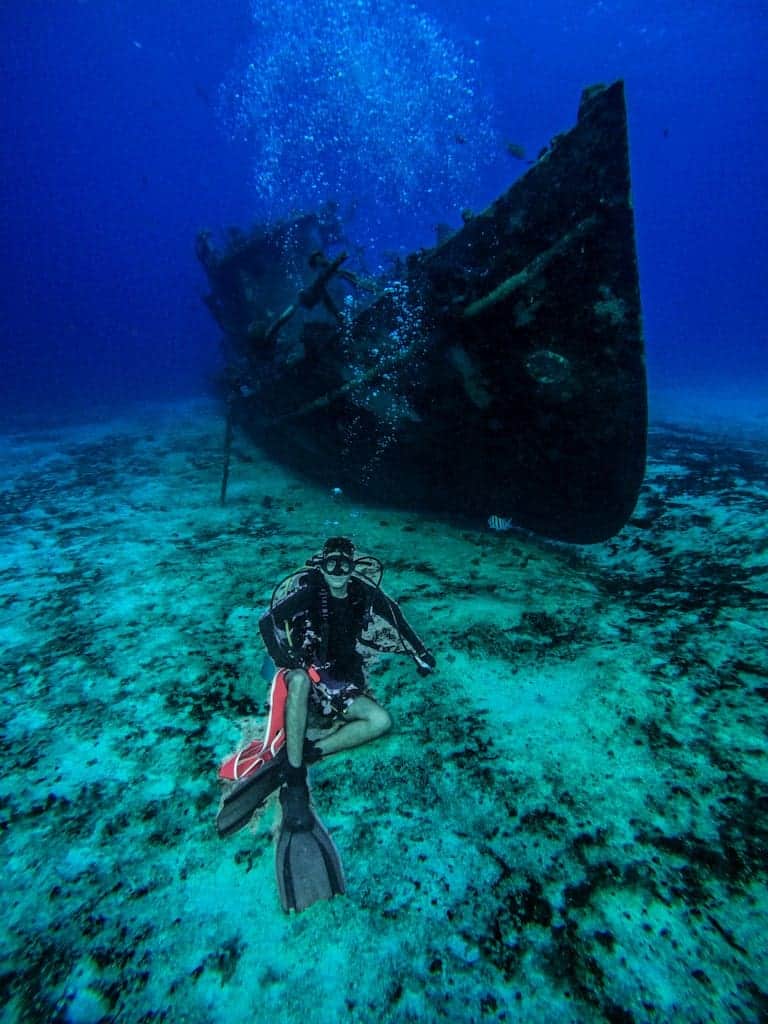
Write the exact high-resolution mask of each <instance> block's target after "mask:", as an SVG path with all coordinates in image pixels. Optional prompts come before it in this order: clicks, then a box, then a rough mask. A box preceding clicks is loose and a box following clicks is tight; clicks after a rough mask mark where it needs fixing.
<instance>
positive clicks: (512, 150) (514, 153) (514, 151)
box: [507, 142, 525, 160]
mask: <svg viewBox="0 0 768 1024" xmlns="http://www.w3.org/2000/svg"><path fill="white" fill-rule="evenodd" d="M507 152H508V153H509V155H510V156H511V157H514V158H515V160H525V146H521V145H520V143H519V142H508V143H507Z"/></svg>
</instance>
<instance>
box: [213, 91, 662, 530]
mask: <svg viewBox="0 0 768 1024" xmlns="http://www.w3.org/2000/svg"><path fill="white" fill-rule="evenodd" d="M316 227H317V225H315V228H316ZM310 234H311V231H310ZM265 238H266V236H263V237H262V243H264V241H265ZM313 242H314V237H313V238H311V239H310V240H309V241H308V242H307V246H306V247H311V244H312V243H313ZM269 244H274V245H275V246H276V249H277V248H279V246H277V242H276V239H275V237H274V236H271V237H270V239H269ZM262 248H263V246H262ZM281 251H283V252H284V246H283V248H282V250H281ZM226 261H227V256H226V255H225V256H224V257H219V256H216V257H214V258H213V259H212V258H209V260H208V263H209V266H206V269H207V270H208V271H209V277H210V278H211V281H212V284H213V287H214V291H213V293H212V296H211V297H209V304H210V305H212V308H213V310H214V313H215V315H217V319H219V322H220V323H221V324H222V326H224V328H225V334H226V335H227V346H226V347H227V351H228V352H229V361H230V365H231V366H235V367H236V368H237V372H234V371H233V373H232V374H231V376H232V377H234V378H236V379H237V380H238V381H241V380H242V379H244V378H245V379H246V380H247V383H246V384H245V385H242V384H239V385H238V386H237V387H236V388H235V389H234V390H233V391H232V392H231V394H232V395H234V399H233V406H232V408H233V412H234V415H235V416H236V418H237V420H239V422H240V423H241V424H242V425H243V426H244V427H246V428H247V429H248V430H249V431H250V432H251V433H252V435H253V437H254V438H255V439H256V441H257V442H258V443H259V444H260V445H261V446H263V447H264V448H265V449H267V450H268V451H269V452H270V453H272V454H273V455H274V456H275V457H276V458H278V459H280V460H283V461H285V462H287V463H289V464H290V465H292V466H293V467H295V468H297V469H298V470H300V471H302V472H304V473H307V474H309V475H311V476H312V477H313V478H316V479H319V480H321V481H322V482H324V483H325V484H326V485H328V486H329V487H331V486H338V487H341V488H343V489H344V490H345V491H346V492H347V493H348V494H350V495H352V496H354V497H355V498H356V499H358V500H366V499H369V500H373V501H377V502H388V503H395V504H397V505H400V506H406V507H410V508H413V509H420V510H426V511H430V512H432V513H437V514H442V515H446V516H450V517H462V518H467V519H470V520H473V521H476V522H477V523H478V525H479V524H480V523H484V522H485V520H486V519H487V517H488V516H489V515H491V514H495V515H498V516H501V517H505V518H509V519H511V520H513V521H514V522H515V523H517V524H519V525H520V526H522V527H524V528H527V529H530V530H532V531H535V532H537V533H539V534H542V535H545V536H547V537H552V538H556V539H560V540H565V541H573V542H577V543H589V542H594V541H600V540H603V539H605V538H607V537H610V536H611V535H613V534H614V533H616V532H617V531H618V530H619V529H620V528H621V527H622V526H623V524H624V523H625V522H626V521H627V519H628V518H629V516H630V515H631V513H632V510H633V508H634V506H635V502H636V499H637V495H638V491H639V488H640V486H641V483H642V480H643V473H644V466H645V443H646V381H645V368H644V359H643V342H642V326H641V309H640V294H639V286H638V272H637V260H636V253H635V240H634V221H633V212H632V207H631V199H630V176H629V149H628V140H627V124H626V111H625V104H624V93H623V87H622V83H620V82H617V83H614V84H613V85H611V86H609V87H607V88H602V87H598V88H595V89H592V90H587V91H586V92H585V93H584V95H583V97H582V102H581V105H580V109H579V117H578V122H577V124H576V126H575V127H574V128H573V129H572V130H571V131H569V132H567V133H564V134H563V135H561V136H558V137H557V138H556V139H554V140H553V142H552V144H551V146H550V147H548V148H547V150H546V151H545V152H544V153H543V154H542V155H541V156H540V158H539V159H538V160H537V162H536V163H535V164H534V165H533V166H532V167H531V168H530V170H529V171H528V172H527V173H526V174H525V175H524V176H523V177H522V178H520V179H519V180H518V181H517V182H516V183H515V184H514V185H513V186H512V187H511V188H510V189H509V190H508V191H507V192H506V193H505V194H504V195H502V196H501V197H500V198H499V199H498V200H497V201H496V202H495V203H494V204H493V205H492V206H491V207H489V208H488V209H487V210H486V211H484V212H483V213H481V214H478V215H476V216H474V217H471V218H469V219H467V222H466V223H465V225H464V226H463V228H462V229H461V230H460V231H458V232H456V233H455V234H453V235H452V236H450V237H449V238H447V240H445V241H444V242H443V243H442V244H440V245H438V246H437V247H436V248H434V249H430V250H426V251H422V252H419V253H416V254H414V255H413V256H412V257H410V258H409V260H408V261H407V263H406V264H405V265H404V266H403V267H401V268H400V270H399V272H398V273H397V274H395V275H393V279H392V280H391V281H389V282H383V283H380V287H379V292H378V294H376V296H375V297H374V298H373V299H371V300H370V301H369V302H368V304H367V305H363V306H362V307H361V306H360V305H359V304H355V303H353V302H352V300H351V298H347V299H346V304H345V297H344V295H343V294H341V291H340V290H339V288H340V282H334V284H333V287H334V288H336V292H335V293H334V292H333V290H332V289H331V290H330V291H329V292H328V295H327V296H326V297H327V298H329V300H332V301H329V302H328V303H326V304H325V305H324V306H322V311H321V313H320V314H319V315H317V314H316V313H312V312H310V311H308V310H307V311H304V310H302V316H301V318H296V319H295V320H293V321H292V322H291V324H290V325H289V328H290V329H289V330H288V331H287V333H288V334H290V337H286V338H285V339H281V342H282V348H281V345H279V344H273V345H272V346H271V347H270V346H269V345H266V344H265V343H264V338H265V336H266V337H271V335H270V331H269V330H267V331H266V333H265V332H264V331H263V330H262V332H261V334H259V333H258V331H257V332H256V333H257V339H258V340H257V342H256V343H254V331H253V327H252V324H251V326H249V327H248V328H247V330H246V329H244V327H243V325H244V323H245V320H247V319H248V317H246V316H245V315H244V314H243V313H242V312H241V313H240V314H239V320H238V317H235V316H233V315H232V310H233V309H235V308H239V307H238V304H237V301H235V300H236V299H237V297H236V296H234V295H233V294H231V293H230V294H225V289H224V288H223V286H222V285H221V279H222V275H223V272H224V271H225V270H226V269H227V266H228V265H227V262H226ZM203 262H204V264H205V263H206V260H205V259H204V260H203ZM231 269H232V268H231V267H229V270H230V271H231ZM212 270H217V271H218V272H219V282H218V285H217V278H216V274H215V273H213V272H212ZM247 277H248V275H247V274H246V278H247ZM256 277H258V275H256ZM242 278H243V275H242V274H240V277H239V279H238V280H239V281H240V283H239V284H236V285H232V281H233V280H234V279H235V278H234V277H233V275H232V274H231V273H230V275H229V280H230V283H229V284H228V286H227V287H229V288H230V292H231V289H232V287H235V288H241V290H242V289H243V288H245V286H244V285H243V284H242ZM310 278H311V275H307V274H305V275H304V277H303V279H302V280H301V281H299V284H300V285H301V284H306V281H308V280H310ZM273 281H274V278H273ZM217 287H218V288H219V291H220V292H221V294H220V295H219V297H218V299H217V296H216V289H217ZM249 287H250V293H249V294H250V295H251V296H253V295H254V280H253V279H251V280H250V284H249ZM295 287H296V285H294V290H295ZM288 291H289V290H286V294H285V296H278V297H277V298H276V299H275V297H274V296H273V297H272V298H273V303H272V304H273V305H275V304H278V305H279V303H280V302H281V300H284V299H285V298H287V295H288ZM256 292H258V288H257V289H256ZM238 301H239V302H240V307H242V302H243V301H244V300H243V297H242V295H241V296H240V299H239V300H238ZM264 301H265V299H264V293H263V292H262V293H261V294H260V295H259V296H257V299H256V300H255V302H256V305H257V306H258V304H259V303H261V304H262V305H263V304H264ZM228 302H229V307H228V309H229V312H227V311H226V310H225V308H224V307H225V306H226V305H227V303H228ZM334 304H335V305H334ZM329 309H330V311H331V312H330V313H329V312H328V310H329ZM334 309H336V310H337V311H340V312H341V315H340V316H333V315H332V313H333V312H334ZM253 312H254V310H253V309H250V310H249V311H248V316H250V315H251V313H253ZM272 313H274V311H272ZM305 314H306V315H305ZM264 316H265V314H262V318H263V317H264Z"/></svg>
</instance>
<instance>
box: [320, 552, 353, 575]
mask: <svg viewBox="0 0 768 1024" xmlns="http://www.w3.org/2000/svg"><path fill="white" fill-rule="evenodd" d="M320 568H321V569H322V570H323V572H324V573H325V574H326V576H349V575H351V573H352V570H353V569H354V568H355V563H354V559H352V558H350V557H349V555H342V554H340V553H338V552H334V553H332V554H330V555H325V556H324V557H323V558H322V559H321V561H320Z"/></svg>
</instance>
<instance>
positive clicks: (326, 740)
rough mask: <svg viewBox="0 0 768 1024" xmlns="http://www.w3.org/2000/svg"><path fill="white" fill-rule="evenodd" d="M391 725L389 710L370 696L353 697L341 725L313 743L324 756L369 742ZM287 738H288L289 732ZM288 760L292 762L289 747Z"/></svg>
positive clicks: (381, 734)
mask: <svg viewBox="0 0 768 1024" xmlns="http://www.w3.org/2000/svg"><path fill="white" fill-rule="evenodd" d="M391 727H392V719H391V718H390V717H389V712H387V711H385V710H384V708H383V707H381V705H380V704H377V703H376V701H375V700H371V698H370V697H355V699H354V700H353V701H352V703H351V704H350V705H349V707H348V708H347V710H346V713H345V714H344V718H343V720H342V723H341V726H340V727H339V728H337V729H334V730H333V732H332V733H330V734H328V733H325V735H323V737H322V738H321V739H318V740H316V741H315V745H316V746H317V748H318V750H319V751H320V753H321V754H322V755H323V757H325V756H326V755H328V754H336V753H338V751H340V750H350V749H351V748H352V747H359V746H361V745H362V744H363V743H369V742H370V741H371V740H375V739H376V738H377V737H378V736H383V735H384V733H385V732H388V731H389V729H390V728H391ZM288 738H289V740H290V733H289V734H288ZM288 760H289V761H291V763H293V761H292V760H291V751H290V748H289V750H288Z"/></svg>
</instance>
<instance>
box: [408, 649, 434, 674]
mask: <svg viewBox="0 0 768 1024" xmlns="http://www.w3.org/2000/svg"><path fill="white" fill-rule="evenodd" d="M414 661H415V662H416V671H417V672H418V673H419V675H420V676H428V675H430V673H431V672H432V670H433V669H434V668H435V666H436V665H437V662H436V661H435V656H434V654H433V653H432V652H431V651H422V652H421V654H415V655H414Z"/></svg>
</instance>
